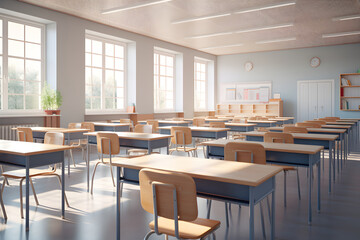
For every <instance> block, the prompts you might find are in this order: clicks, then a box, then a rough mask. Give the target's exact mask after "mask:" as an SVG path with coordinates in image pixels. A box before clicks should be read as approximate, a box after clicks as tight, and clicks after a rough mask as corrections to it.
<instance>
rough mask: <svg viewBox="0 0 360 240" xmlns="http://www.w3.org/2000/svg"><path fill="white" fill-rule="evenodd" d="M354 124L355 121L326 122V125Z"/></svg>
mask: <svg viewBox="0 0 360 240" xmlns="http://www.w3.org/2000/svg"><path fill="white" fill-rule="evenodd" d="M328 124H329V125H355V122H326V125H328Z"/></svg>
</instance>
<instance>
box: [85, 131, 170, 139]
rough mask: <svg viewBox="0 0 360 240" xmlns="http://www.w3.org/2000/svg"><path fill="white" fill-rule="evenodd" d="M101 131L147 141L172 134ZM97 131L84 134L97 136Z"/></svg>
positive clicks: (120, 136)
mask: <svg viewBox="0 0 360 240" xmlns="http://www.w3.org/2000/svg"><path fill="white" fill-rule="evenodd" d="M99 132H105V133H115V134H117V135H118V136H119V138H127V139H135V140H145V141H151V140H158V139H165V138H171V135H166V134H155V133H136V132H109V131H99ZM97 133H98V132H88V133H84V135H85V136H96V134H97Z"/></svg>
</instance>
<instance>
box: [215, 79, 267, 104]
mask: <svg viewBox="0 0 360 240" xmlns="http://www.w3.org/2000/svg"><path fill="white" fill-rule="evenodd" d="M221 88H222V89H221V94H220V95H221V96H220V98H221V99H220V100H221V101H220V102H234V103H266V102H269V98H270V96H271V82H262V83H236V84H223V85H222V86H221Z"/></svg>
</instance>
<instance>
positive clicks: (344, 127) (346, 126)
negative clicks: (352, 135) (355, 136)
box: [321, 124, 351, 129]
mask: <svg viewBox="0 0 360 240" xmlns="http://www.w3.org/2000/svg"><path fill="white" fill-rule="evenodd" d="M321 127H322V128H337V129H349V128H351V126H350V125H342V124H341V125H330V124H329V125H328V124H326V125H321Z"/></svg>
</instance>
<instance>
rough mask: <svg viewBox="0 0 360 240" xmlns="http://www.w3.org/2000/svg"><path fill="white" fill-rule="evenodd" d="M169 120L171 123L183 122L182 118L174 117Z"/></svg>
mask: <svg viewBox="0 0 360 240" xmlns="http://www.w3.org/2000/svg"><path fill="white" fill-rule="evenodd" d="M171 120H172V121H184V118H176V117H175V118H172V119H171Z"/></svg>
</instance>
